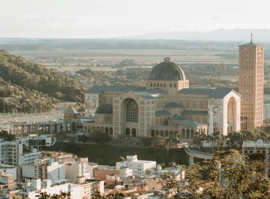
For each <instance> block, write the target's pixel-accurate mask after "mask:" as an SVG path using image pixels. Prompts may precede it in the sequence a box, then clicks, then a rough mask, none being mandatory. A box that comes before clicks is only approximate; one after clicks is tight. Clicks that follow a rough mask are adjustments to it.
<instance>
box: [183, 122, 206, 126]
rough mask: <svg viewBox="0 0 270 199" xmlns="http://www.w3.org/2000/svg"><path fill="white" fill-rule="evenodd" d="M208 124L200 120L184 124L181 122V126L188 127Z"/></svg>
mask: <svg viewBox="0 0 270 199" xmlns="http://www.w3.org/2000/svg"><path fill="white" fill-rule="evenodd" d="M206 125H207V124H201V123H198V122H188V123H184V124H180V126H188V127H199V126H206Z"/></svg>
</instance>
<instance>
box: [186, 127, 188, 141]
mask: <svg viewBox="0 0 270 199" xmlns="http://www.w3.org/2000/svg"><path fill="white" fill-rule="evenodd" d="M186 133H187V134H186V139H189V129H187V132H186Z"/></svg>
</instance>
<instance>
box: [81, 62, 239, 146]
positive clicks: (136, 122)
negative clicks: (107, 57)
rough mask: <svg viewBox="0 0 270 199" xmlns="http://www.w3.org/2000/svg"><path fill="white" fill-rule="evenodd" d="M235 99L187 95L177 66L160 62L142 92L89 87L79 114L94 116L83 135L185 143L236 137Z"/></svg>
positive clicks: (209, 93) (227, 93)
mask: <svg viewBox="0 0 270 199" xmlns="http://www.w3.org/2000/svg"><path fill="white" fill-rule="evenodd" d="M240 103H241V97H240V95H239V94H238V93H237V92H235V91H234V90H216V89H190V88H189V80H187V79H186V76H185V73H184V71H183V70H182V68H181V67H180V66H178V65H177V64H175V63H174V62H171V60H170V58H168V57H167V58H165V59H164V61H163V62H161V63H159V64H157V65H156V66H155V67H154V68H153V70H152V72H151V74H150V77H149V79H148V80H147V81H146V87H115V86H93V87H91V88H90V89H89V90H87V91H86V93H85V110H86V112H87V113H88V114H91V115H94V117H95V121H94V122H93V123H84V131H85V132H88V133H91V132H93V131H95V130H101V131H103V132H104V133H107V134H109V135H113V136H118V135H125V136H133V137H142V136H163V137H175V136H176V135H180V137H181V139H182V140H186V141H191V140H192V139H193V137H194V135H195V133H196V132H200V133H201V132H205V133H206V134H212V133H213V132H215V131H220V132H222V134H223V135H227V134H228V132H231V131H240V114H241V113H240V110H241V109H240V108H241V107H240Z"/></svg>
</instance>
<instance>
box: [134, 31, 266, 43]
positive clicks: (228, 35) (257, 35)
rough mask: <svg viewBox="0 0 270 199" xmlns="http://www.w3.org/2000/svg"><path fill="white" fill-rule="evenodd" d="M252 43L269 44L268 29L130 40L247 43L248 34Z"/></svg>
mask: <svg viewBox="0 0 270 199" xmlns="http://www.w3.org/2000/svg"><path fill="white" fill-rule="evenodd" d="M251 33H252V34H253V41H254V42H262V41H264V42H267V41H269V42H270V29H234V30H224V29H218V30H213V31H210V32H167V33H150V34H145V35H140V36H135V37H130V39H168V40H171V39H177V40H178V39H179V40H204V41H241V42H249V41H250V34H251Z"/></svg>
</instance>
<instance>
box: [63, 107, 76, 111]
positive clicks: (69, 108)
mask: <svg viewBox="0 0 270 199" xmlns="http://www.w3.org/2000/svg"><path fill="white" fill-rule="evenodd" d="M64 113H77V111H76V110H75V109H74V108H73V106H69V107H68V108H67V109H66V110H65V111H64Z"/></svg>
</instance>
